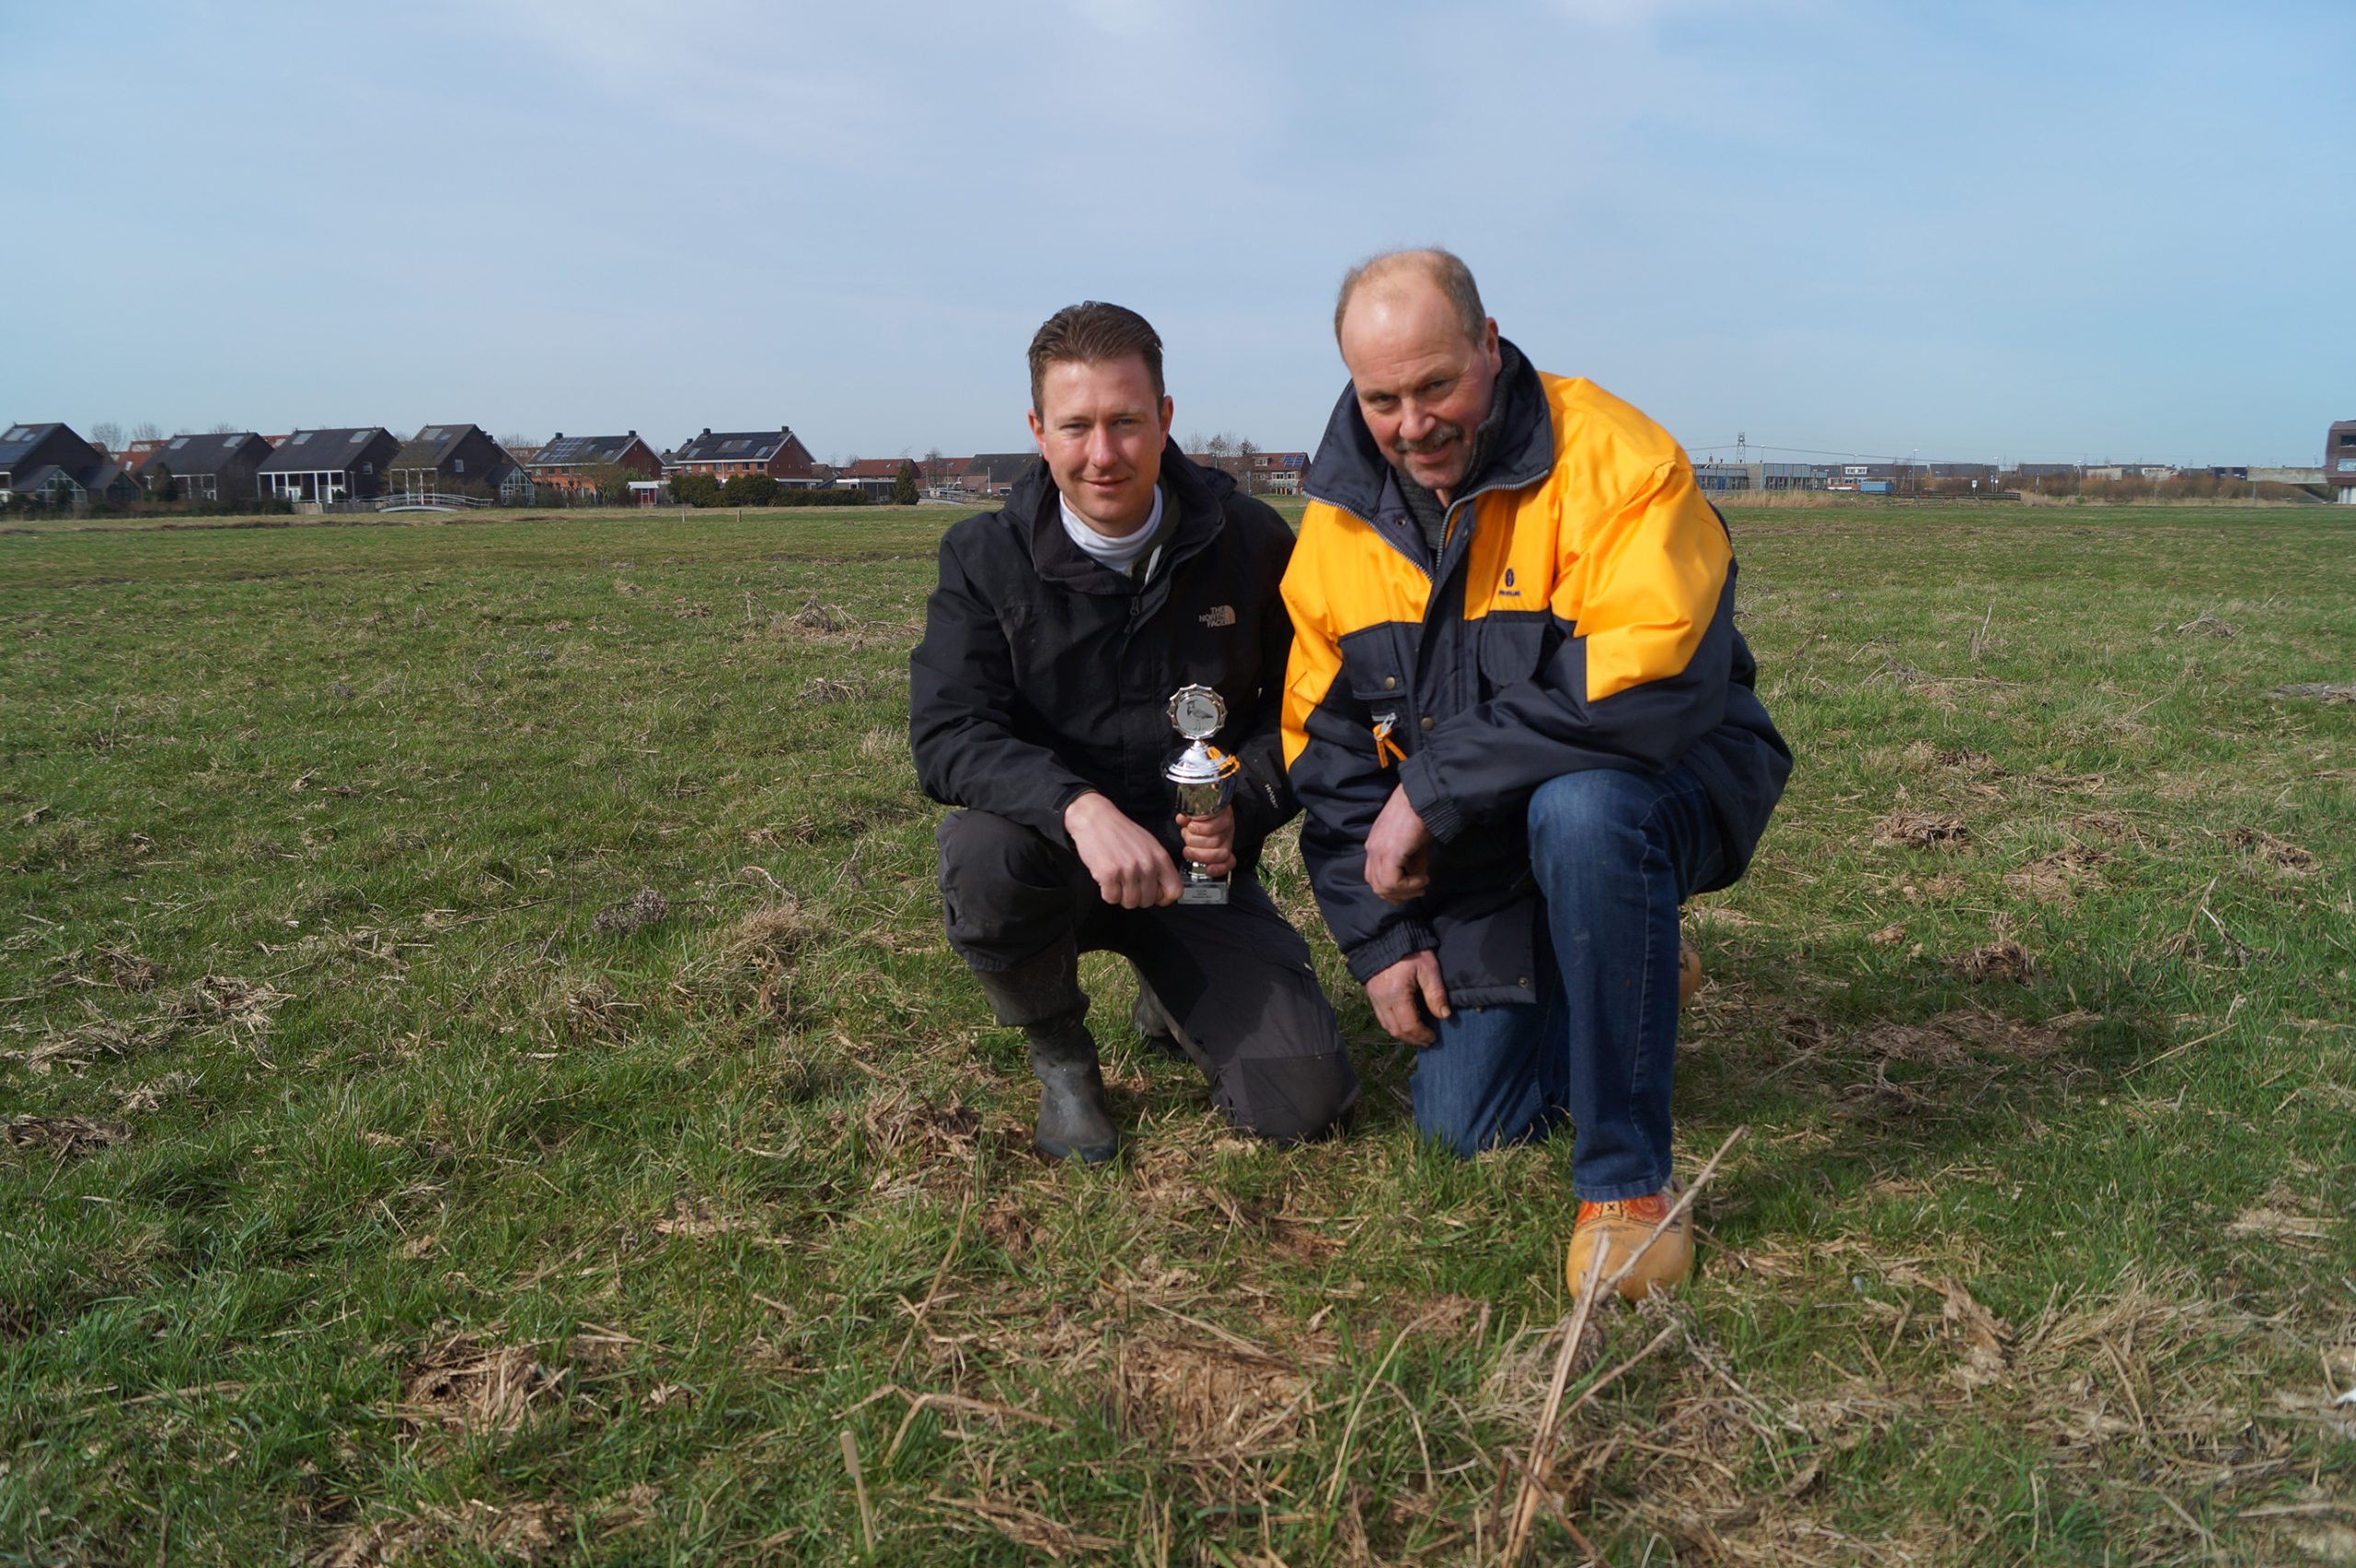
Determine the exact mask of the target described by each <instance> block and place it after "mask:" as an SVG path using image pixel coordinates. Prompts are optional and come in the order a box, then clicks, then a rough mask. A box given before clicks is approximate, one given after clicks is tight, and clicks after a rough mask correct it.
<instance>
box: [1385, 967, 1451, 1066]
mask: <svg viewBox="0 0 2356 1568" xmlns="http://www.w3.org/2000/svg"><path fill="white" fill-rule="evenodd" d="M1366 999H1367V1000H1368V1001H1369V1002H1372V1003H1373V1004H1374V1018H1375V1021H1376V1022H1377V1023H1380V1025H1382V1027H1383V1028H1385V1029H1387V1030H1389V1031H1390V1032H1391V1036H1392V1039H1394V1040H1403V1041H1405V1042H1406V1043H1408V1044H1410V1045H1436V1044H1438V1043H1439V1036H1438V1035H1437V1034H1435V1033H1433V1032H1432V1026H1431V1025H1430V1024H1428V1023H1426V1022H1425V1021H1424V1014H1425V1012H1426V1011H1429V1012H1430V1014H1431V1015H1432V1017H1434V1018H1446V1017H1448V1015H1449V1014H1448V987H1447V986H1444V985H1442V984H1441V983H1440V978H1439V958H1438V955H1437V954H1435V953H1434V952H1433V951H1431V950H1430V949H1429V948H1426V949H1425V950H1424V951H1421V952H1411V953H1409V954H1408V955H1407V956H1406V957H1404V958H1403V959H1401V960H1400V961H1399V962H1398V963H1394V964H1392V966H1391V967H1390V968H1388V969H1386V970H1384V971H1383V972H1382V973H1381V974H1377V975H1376V976H1375V977H1374V978H1373V979H1371V980H1369V981H1368V982H1367V983H1366ZM1418 1003H1420V1004H1421V1005H1420V1006H1418V1005H1417V1004H1418Z"/></svg>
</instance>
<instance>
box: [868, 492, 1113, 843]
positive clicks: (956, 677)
mask: <svg viewBox="0 0 2356 1568" xmlns="http://www.w3.org/2000/svg"><path fill="white" fill-rule="evenodd" d="M908 746H909V749H910V750H911V751H912V752H914V753H915V755H916V764H917V780H918V783H919V784H921V785H922V786H923V788H924V792H925V793H926V794H927V795H930V796H931V797H932V798H933V799H934V800H936V801H941V803H942V804H943V805H951V806H969V807H972V808H973V809H975V810H976V811H985V812H992V813H997V814H998V815H999V816H1002V817H1006V818H1008V819H1009V820H1011V821H1014V822H1019V823H1022V824H1023V825H1024V826H1026V827H1034V828H1036V829H1038V830H1039V831H1040V832H1041V833H1044V834H1045V835H1046V836H1047V837H1048V838H1049V839H1050V840H1052V841H1053V842H1055V843H1057V844H1067V845H1068V844H1069V843H1070V842H1071V841H1070V839H1069V838H1068V836H1066V835H1065V833H1064V808H1065V807H1066V806H1068V805H1069V804H1070V803H1071V802H1072V801H1074V800H1076V799H1077V798H1078V797H1080V795H1082V794H1085V793H1086V792H1087V791H1088V790H1089V788H1090V786H1089V784H1088V782H1087V781H1086V780H1085V779H1083V778H1080V775H1079V774H1077V773H1074V772H1073V771H1072V770H1071V769H1070V768H1069V767H1066V766H1065V765H1064V762H1063V760H1062V759H1061V758H1060V757H1058V756H1057V755H1056V754H1055V753H1054V752H1053V751H1052V750H1050V749H1049V748H1048V747H1046V746H1044V745H1040V744H1036V743H1034V742H1031V741H1026V740H1023V739H1022V738H1021V737H1020V736H1018V735H1017V734H1016V733H1015V732H1014V656H1013V654H1012V652H1011V650H1009V648H1008V647H1007V641H1006V631H1005V628H1003V627H1002V626H1000V625H999V618H998V615H997V612H996V611H994V610H993V609H992V608H991V607H990V605H989V604H988V602H987V599H986V598H985V597H984V595H983V594H981V593H979V592H978V591H977V590H976V585H975V583H974V582H973V581H972V579H971V578H970V577H969V576H968V574H967V572H966V570H965V563H964V560H963V559H961V558H960V556H959V554H958V550H957V541H956V536H955V534H954V533H952V534H951V536H949V537H948V538H945V539H943V540H942V541H941V581H940V583H939V585H938V586H937V587H935V588H934V589H933V591H932V596H931V597H930V599H928V600H927V601H926V602H925V612H924V640H923V641H922V642H919V643H918V644H917V649H916V651H915V652H914V653H912V654H910V655H909V656H908Z"/></svg>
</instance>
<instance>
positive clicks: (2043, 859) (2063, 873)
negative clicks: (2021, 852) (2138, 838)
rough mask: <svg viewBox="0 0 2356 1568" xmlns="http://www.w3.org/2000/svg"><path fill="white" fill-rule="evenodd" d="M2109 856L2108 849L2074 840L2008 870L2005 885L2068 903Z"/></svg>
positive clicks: (2032, 894)
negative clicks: (2077, 842)
mask: <svg viewBox="0 0 2356 1568" xmlns="http://www.w3.org/2000/svg"><path fill="white" fill-rule="evenodd" d="M2108 859H2110V854H2109V852H2108V850H2103V849H2096V848H2095V847H2092V846H2090V845H2084V844H2073V845H2071V846H2070V847H2067V848H2065V849H2056V850H2054V851H2053V852H2052V853H2051V854H2050V855H2039V856H2038V858H2037V859H2034V860H2031V861H2029V862H2028V863H2027V865H2024V866H2019V867H2015V869H2014V870H2009V871H2006V872H2005V873H2004V885H2005V886H2006V887H2008V888H2010V889H2012V891H2013V892H2015V893H2017V894H2024V895H2026V896H2027V897H2030V898H2036V899H2041V900H2044V901H2046V902H2048V903H2054V904H2069V903H2072V902H2073V901H2074V900H2075V899H2076V898H2077V896H2078V887H2079V884H2080V883H2081V882H2084V881H2085V879H2086V877H2087V876H2088V874H2089V873H2091V872H2093V871H2094V870H2096V868H2097V867H2099V866H2101V865H2102V864H2103V863H2104V862H2105V861H2107V860H2108Z"/></svg>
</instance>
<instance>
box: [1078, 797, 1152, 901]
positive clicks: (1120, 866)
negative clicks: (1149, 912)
mask: <svg viewBox="0 0 2356 1568" xmlns="http://www.w3.org/2000/svg"><path fill="white" fill-rule="evenodd" d="M1064 831H1065V832H1066V833H1068V834H1069V835H1071V847H1073V848H1074V849H1077V850H1079V851H1080V864H1082V865H1084V866H1086V867H1087V868H1088V874H1089V875H1090V876H1091V877H1094V878H1095V879H1096V891H1097V892H1098V893H1100V894H1103V895H1104V902H1105V903H1107V904H1111V905H1117V906H1119V907H1120V908H1123V909H1156V908H1159V907H1161V905H1165V904H1175V903H1176V902H1178V868H1177V866H1176V865H1175V864H1173V863H1172V860H1171V859H1170V851H1169V850H1167V849H1164V848H1163V847H1161V840H1160V839H1157V838H1156V837H1154V836H1153V835H1152V834H1150V833H1148V832H1147V831H1146V830H1145V829H1144V828H1141V827H1139V826H1138V824H1136V823H1133V822H1131V821H1130V820H1129V819H1128V818H1127V817H1126V816H1124V815H1122V814H1121V808H1120V807H1118V806H1116V805H1114V803H1113V802H1112V801H1108V800H1106V799H1105V798H1104V797H1103V796H1102V795H1100V794H1098V793H1096V792H1095V791H1094V790H1090V791H1089V792H1088V793H1087V794H1085V795H1082V796H1080V798H1079V799H1078V800H1076V801H1072V803H1071V804H1069V805H1068V806H1066V807H1065V808H1064Z"/></svg>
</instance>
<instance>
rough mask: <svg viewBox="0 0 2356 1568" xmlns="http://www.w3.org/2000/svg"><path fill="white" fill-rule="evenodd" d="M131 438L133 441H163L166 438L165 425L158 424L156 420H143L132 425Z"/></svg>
mask: <svg viewBox="0 0 2356 1568" xmlns="http://www.w3.org/2000/svg"><path fill="white" fill-rule="evenodd" d="M131 439H132V440H133V441H161V440H163V439H164V427H163V426H161V425H159V424H157V423H156V421H154V420H142V421H139V422H138V423H137V424H135V425H133V426H132V427H131Z"/></svg>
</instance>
